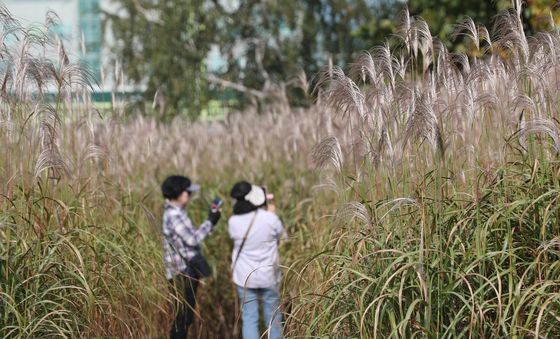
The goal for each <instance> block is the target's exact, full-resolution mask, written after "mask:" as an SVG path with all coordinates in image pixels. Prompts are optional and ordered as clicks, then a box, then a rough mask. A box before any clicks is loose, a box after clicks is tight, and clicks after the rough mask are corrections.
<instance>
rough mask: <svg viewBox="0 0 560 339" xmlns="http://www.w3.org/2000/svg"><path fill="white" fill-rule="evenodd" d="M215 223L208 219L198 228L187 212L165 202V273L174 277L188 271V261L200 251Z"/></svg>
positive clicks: (170, 277)
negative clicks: (201, 244) (194, 225)
mask: <svg viewBox="0 0 560 339" xmlns="http://www.w3.org/2000/svg"><path fill="white" fill-rule="evenodd" d="M212 228H213V225H212V223H211V222H210V221H208V220H206V221H205V222H203V223H202V225H200V227H199V228H198V229H196V228H194V227H193V224H192V221H191V219H189V217H188V216H187V212H186V211H185V210H184V209H182V208H180V207H177V206H174V205H172V204H170V203H169V202H167V201H166V202H165V205H164V212H163V235H164V237H163V247H164V251H165V253H164V261H165V275H166V277H167V279H172V278H173V277H175V276H176V275H177V274H179V273H187V274H188V271H187V263H186V262H185V260H184V259H183V258H186V259H187V260H190V259H191V258H192V257H194V256H195V255H196V254H197V253H199V252H200V243H201V242H202V240H203V239H204V238H206V236H207V235H208V234H209V233H210V232H211V231H212Z"/></svg>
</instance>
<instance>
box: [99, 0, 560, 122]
mask: <svg viewBox="0 0 560 339" xmlns="http://www.w3.org/2000/svg"><path fill="white" fill-rule="evenodd" d="M114 2H115V3H116V4H118V8H119V10H118V11H117V12H114V13H113V12H112V13H104V16H105V22H106V23H107V24H108V25H107V26H106V27H110V29H111V30H112V34H113V35H114V37H115V39H116V41H117V44H115V52H116V53H115V55H118V56H119V59H120V60H121V61H122V62H123V67H124V72H125V75H126V76H127V77H128V78H129V80H131V81H133V82H135V83H136V84H144V85H145V86H144V87H145V92H144V94H145V97H144V98H145V99H146V100H148V101H151V100H152V99H153V98H154V97H157V96H159V98H160V99H162V98H164V99H165V100H163V99H162V100H163V101H162V102H163V103H162V106H163V107H160V109H161V114H162V118H163V119H168V118H172V117H173V116H175V115H178V114H186V115H188V116H190V117H194V118H196V117H199V115H200V112H201V111H202V110H203V109H205V108H207V107H208V106H209V103H210V102H211V101H212V100H220V101H221V102H225V101H227V102H228V104H229V105H232V106H233V108H235V109H237V108H239V109H242V108H244V107H245V106H247V105H248V104H256V105H257V106H258V105H259V104H262V101H264V100H270V98H271V97H273V96H271V95H270V93H278V92H281V93H283V94H285V98H283V99H285V100H288V101H289V103H290V104H291V105H295V106H303V105H307V104H308V103H309V102H308V98H307V97H306V96H305V94H304V91H302V90H301V89H299V88H298V86H297V84H298V83H299V82H298V81H296V80H295V79H296V76H297V75H298V74H300V75H301V74H307V76H312V75H313V74H316V72H318V71H319V70H320V68H321V67H322V66H324V65H326V64H328V63H329V62H330V61H331V60H332V63H333V64H336V65H341V66H343V67H344V66H348V64H349V63H350V61H351V60H353V58H354V57H355V56H356V55H357V53H360V52H361V51H363V50H368V49H370V48H372V47H374V46H375V45H379V44H381V43H383V42H384V41H386V39H387V38H388V37H390V35H391V34H393V33H394V32H395V30H396V27H397V26H398V24H399V21H400V13H401V12H402V10H403V8H404V7H406V6H407V7H408V8H409V11H410V13H411V15H413V16H420V17H422V18H424V19H425V20H426V22H427V23H428V25H429V26H430V28H431V30H432V35H434V36H437V37H438V38H439V39H441V40H442V41H443V42H444V43H445V44H446V45H447V47H448V48H449V49H450V51H455V52H465V51H467V49H468V44H466V42H465V41H463V39H460V38H459V39H456V40H455V39H453V38H452V36H453V31H454V25H455V23H457V22H458V21H461V19H462V18H466V17H471V18H473V20H474V21H475V22H476V23H480V24H483V25H485V26H486V27H490V26H491V24H492V22H493V21H492V18H493V17H494V16H495V15H496V14H497V13H498V12H499V11H500V10H503V9H507V8H508V7H511V1H510V0H496V1H488V0H469V1H463V0H409V1H403V0H284V1H262V0H249V1H225V0H212V1H207V0H167V1H153V0H114ZM555 2H556V1H554V0H529V1H527V2H526V3H525V5H524V12H523V16H524V19H525V20H524V22H525V23H526V27H525V28H526V30H527V31H528V32H531V31H537V30H542V29H547V27H548V26H549V23H550V20H551V18H555V19H552V20H558V16H557V15H556V14H557V13H558V9H557V7H556V6H555ZM302 71H303V72H304V73H302ZM279 90H280V91H279ZM156 94H157V95H156ZM232 99H233V100H232ZM160 101H161V100H160Z"/></svg>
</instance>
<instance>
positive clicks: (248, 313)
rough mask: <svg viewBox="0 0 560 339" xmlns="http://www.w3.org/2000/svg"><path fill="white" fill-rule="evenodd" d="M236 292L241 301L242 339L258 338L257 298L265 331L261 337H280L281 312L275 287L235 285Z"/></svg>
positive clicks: (271, 338) (279, 338)
mask: <svg viewBox="0 0 560 339" xmlns="http://www.w3.org/2000/svg"><path fill="white" fill-rule="evenodd" d="M237 294H238V295H239V301H240V303H241V319H242V321H243V328H242V333H243V339H259V338H260V335H259V300H262V305H263V313H264V322H265V324H266V328H267V330H266V333H265V335H264V336H263V338H270V339H281V338H282V314H281V313H280V297H279V296H278V290H277V289H276V287H272V288H244V287H242V286H237Z"/></svg>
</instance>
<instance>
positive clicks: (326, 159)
mask: <svg viewBox="0 0 560 339" xmlns="http://www.w3.org/2000/svg"><path fill="white" fill-rule="evenodd" d="M311 159H312V161H313V163H314V164H315V166H316V167H317V168H318V169H322V168H324V167H326V166H327V165H328V164H331V165H333V166H334V168H335V169H336V170H337V171H338V172H339V173H341V172H342V168H343V159H342V149H341V148H340V143H339V142H338V139H337V138H336V137H327V138H325V139H323V140H321V142H319V143H318V144H317V145H316V146H315V147H314V148H313V151H312V153H311Z"/></svg>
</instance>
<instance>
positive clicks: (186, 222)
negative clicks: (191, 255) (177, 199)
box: [173, 215, 213, 247]
mask: <svg viewBox="0 0 560 339" xmlns="http://www.w3.org/2000/svg"><path fill="white" fill-rule="evenodd" d="M212 226H213V225H212V222H210V221H209V220H206V221H205V222H203V223H202V225H200V227H199V228H198V229H195V228H194V227H193V224H192V221H191V220H190V219H189V218H188V217H186V216H185V215H177V216H175V218H174V220H173V230H174V232H175V234H177V236H179V238H181V239H182V240H183V242H184V243H185V244H187V245H188V246H191V247H195V246H198V245H200V243H201V242H202V240H204V238H206V236H207V235H208V234H209V233H210V232H212Z"/></svg>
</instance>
